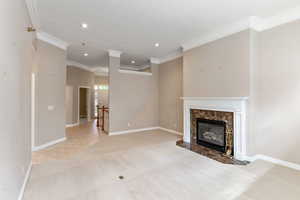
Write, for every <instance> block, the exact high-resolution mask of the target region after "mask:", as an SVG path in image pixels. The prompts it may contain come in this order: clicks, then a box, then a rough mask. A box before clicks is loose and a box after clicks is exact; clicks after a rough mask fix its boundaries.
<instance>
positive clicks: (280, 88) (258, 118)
mask: <svg viewBox="0 0 300 200" xmlns="http://www.w3.org/2000/svg"><path fill="white" fill-rule="evenodd" d="M299 35H300V21H299V20H298V21H295V22H292V23H288V24H285V25H281V26H279V27H276V28H273V29H270V30H267V31H264V32H261V33H259V36H258V40H259V41H258V43H259V49H258V51H259V52H258V55H259V58H258V59H259V62H258V65H256V67H255V70H254V72H253V76H254V77H253V80H254V82H253V84H254V85H253V87H254V89H253V91H254V94H253V98H254V101H255V103H254V110H255V115H254V116H253V120H254V121H255V122H254V123H253V125H254V126H255V127H254V128H255V130H254V134H255V153H259V154H265V155H268V156H271V157H274V158H278V159H281V160H286V161H290V162H295V163H298V164H300V157H299V154H298V146H299V144H298V143H299V141H300V132H299V130H300V123H299V119H300V107H299V102H300V93H299V91H300V79H299V74H300V68H299V66H300V56H299V52H300V45H299V44H300V37H299Z"/></svg>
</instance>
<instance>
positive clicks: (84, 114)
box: [78, 87, 91, 124]
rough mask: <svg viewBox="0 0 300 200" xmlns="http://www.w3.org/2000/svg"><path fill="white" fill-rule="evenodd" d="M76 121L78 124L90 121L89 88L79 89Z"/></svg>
mask: <svg viewBox="0 0 300 200" xmlns="http://www.w3.org/2000/svg"><path fill="white" fill-rule="evenodd" d="M78 100H79V101H78V104H79V105H78V121H79V123H80V124H82V123H86V122H88V121H90V118H91V117H90V88H88V87H79V90H78Z"/></svg>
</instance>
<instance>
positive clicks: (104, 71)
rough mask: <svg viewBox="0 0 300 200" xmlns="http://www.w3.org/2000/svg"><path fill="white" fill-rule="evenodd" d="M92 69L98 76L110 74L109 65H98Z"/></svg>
mask: <svg viewBox="0 0 300 200" xmlns="http://www.w3.org/2000/svg"><path fill="white" fill-rule="evenodd" d="M92 70H93V72H94V73H95V75H97V76H108V74H109V68H108V67H102V66H98V67H93V69H92Z"/></svg>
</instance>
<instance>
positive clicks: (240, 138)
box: [183, 97, 247, 160]
mask: <svg viewBox="0 0 300 200" xmlns="http://www.w3.org/2000/svg"><path fill="white" fill-rule="evenodd" d="M183 109H184V136H183V140H184V141H185V142H187V143H190V142H191V128H190V126H191V109H201V110H214V111H224V112H233V113H234V123H233V124H234V137H233V138H234V157H235V158H236V159H237V160H244V159H245V158H244V157H245V156H247V137H246V132H247V131H246V130H247V129H246V127H247V123H246V120H247V99H240V100H236V99H233V100H232V99H228V98H227V97H226V98H224V99H220V98H218V99H215V98H210V97H208V98H205V99H203V98H202V99H198V98H197V99H193V100H186V99H185V100H184V108H183Z"/></svg>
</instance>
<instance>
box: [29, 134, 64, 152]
mask: <svg viewBox="0 0 300 200" xmlns="http://www.w3.org/2000/svg"><path fill="white" fill-rule="evenodd" d="M66 139H67V138H66V137H63V138H60V139H58V140H55V141H52V142H48V143H46V144H43V145H40V146H37V147H34V149H33V151H39V150H42V149H45V148H47V147H50V146H52V145H55V144H57V143H60V142H64V141H65V140H66Z"/></svg>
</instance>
